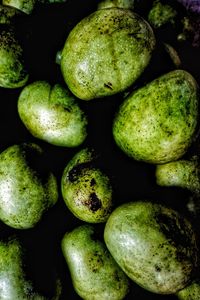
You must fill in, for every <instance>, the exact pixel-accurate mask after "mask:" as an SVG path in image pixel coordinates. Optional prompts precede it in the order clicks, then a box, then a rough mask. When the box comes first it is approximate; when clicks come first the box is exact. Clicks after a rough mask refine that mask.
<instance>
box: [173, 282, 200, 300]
mask: <svg viewBox="0 0 200 300" xmlns="http://www.w3.org/2000/svg"><path fill="white" fill-rule="evenodd" d="M177 297H178V299H180V300H199V297H200V281H199V280H195V281H193V282H192V283H191V284H190V285H188V286H187V287H185V288H184V289H183V290H181V291H180V292H178V293H177Z"/></svg>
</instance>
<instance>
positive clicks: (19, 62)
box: [0, 29, 28, 88]
mask: <svg viewBox="0 0 200 300" xmlns="http://www.w3.org/2000/svg"><path fill="white" fill-rule="evenodd" d="M27 80H28V74H27V72H26V70H25V68H24V61H23V50H22V48H21V46H20V44H19V43H18V41H17V40H16V38H15V34H14V32H13V30H11V29H7V30H1V31H0V86H1V87H4V88H18V87H22V86H23V85H25V83H26V82H27Z"/></svg>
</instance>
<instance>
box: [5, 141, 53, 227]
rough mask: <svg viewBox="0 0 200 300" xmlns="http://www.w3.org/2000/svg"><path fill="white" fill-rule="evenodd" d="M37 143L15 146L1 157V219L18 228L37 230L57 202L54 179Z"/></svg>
mask: <svg viewBox="0 0 200 300" xmlns="http://www.w3.org/2000/svg"><path fill="white" fill-rule="evenodd" d="M41 154H42V149H41V148H40V147H39V146H37V145H35V144H21V145H13V146H10V147H9V148H7V149H6V150H4V151H3V152H2V153H1V154H0V220H2V221H3V222H4V223H5V224H7V225H8V226H11V227H13V228H17V229H27V228H32V227H34V226H35V225H36V224H37V223H38V222H39V221H40V219H41V218H42V216H43V214H44V212H45V211H46V210H47V209H49V208H50V207H51V206H53V205H54V204H55V203H56V201H57V199H58V188H57V181H56V178H55V176H54V175H53V174H52V173H51V172H50V171H49V170H47V169H46V168H44V166H43V164H42V155H41Z"/></svg>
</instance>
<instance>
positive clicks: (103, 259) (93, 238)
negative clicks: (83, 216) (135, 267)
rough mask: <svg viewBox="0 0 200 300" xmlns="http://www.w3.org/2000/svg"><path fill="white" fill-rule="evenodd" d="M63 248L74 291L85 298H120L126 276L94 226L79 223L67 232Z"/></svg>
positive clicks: (125, 285)
mask: <svg viewBox="0 0 200 300" xmlns="http://www.w3.org/2000/svg"><path fill="white" fill-rule="evenodd" d="M62 251H63V255H64V257H65V260H66V262H67V265H68V267H69V270H70V273H71V278H72V283H73V286H74V289H75V291H76V292H77V293H78V294H79V296H80V297H81V298H83V299H85V300H102V299H106V300H121V299H124V297H125V296H126V294H127V293H128V290H129V285H128V279H127V277H126V275H125V274H124V273H123V272H122V270H121V269H120V268H119V266H118V265H117V264H116V262H115V261H114V259H113V258H112V256H111V255H110V253H109V251H108V250H107V248H106V246H105V244H104V243H103V242H101V241H100V239H98V238H97V234H96V232H95V229H94V227H92V226H91V225H82V226H79V227H77V228H75V229H74V230H73V231H71V232H69V233H66V234H65V235H64V237H63V239H62Z"/></svg>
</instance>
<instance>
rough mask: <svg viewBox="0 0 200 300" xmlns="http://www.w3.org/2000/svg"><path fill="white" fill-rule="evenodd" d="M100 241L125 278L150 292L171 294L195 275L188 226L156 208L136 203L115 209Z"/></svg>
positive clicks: (194, 244) (194, 251)
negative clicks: (102, 240)
mask: <svg viewBox="0 0 200 300" xmlns="http://www.w3.org/2000/svg"><path fill="white" fill-rule="evenodd" d="M104 240H105V243H106V246H107V248H108V250H109V251H110V253H111V255H112V256H113V258H114V259H115V261H116V262H117V263H118V264H119V266H120V267H121V268H122V270H123V271H124V272H125V273H126V275H127V276H128V277H129V278H130V279H132V280H133V281H134V282H136V283H137V284H138V285H140V286H141V287H143V288H144V289H146V290H148V291H150V292H153V293H157V294H174V293H176V292H178V291H179V290H181V289H183V288H184V287H186V285H188V284H189V283H190V281H191V279H192V277H193V275H194V273H195V271H196V267H197V258H198V248H197V242H196V236H195V233H194V231H193V228H192V226H191V224H190V223H189V222H188V221H187V220H186V219H185V218H184V217H183V216H181V215H180V214H179V213H178V212H176V211H174V210H173V209H171V208H167V207H164V206H162V205H160V204H156V203H151V202H148V201H136V202H130V203H125V204H123V205H121V206H119V207H117V208H116V209H115V210H114V211H113V212H112V213H111V215H110V217H109V218H108V220H107V222H106V226H105V230H104Z"/></svg>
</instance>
